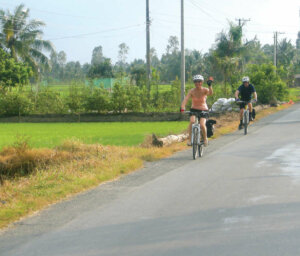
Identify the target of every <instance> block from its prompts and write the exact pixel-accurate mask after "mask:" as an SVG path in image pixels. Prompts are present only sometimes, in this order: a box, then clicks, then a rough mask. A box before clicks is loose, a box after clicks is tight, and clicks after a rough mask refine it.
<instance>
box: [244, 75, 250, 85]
mask: <svg viewBox="0 0 300 256" xmlns="http://www.w3.org/2000/svg"><path fill="white" fill-rule="evenodd" d="M242 82H243V83H244V82H247V83H249V82H250V79H249V77H248V76H244V77H243V79H242Z"/></svg>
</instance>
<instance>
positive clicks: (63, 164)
mask: <svg viewBox="0 0 300 256" xmlns="http://www.w3.org/2000/svg"><path fill="white" fill-rule="evenodd" d="M184 148H185V146H184V144H182V143H181V144H176V145H172V147H165V148H152V147H151V148H141V147H117V146H102V145H97V144H93V145H86V144H82V143H80V142H79V141H66V142H65V143H64V144H63V145H61V146H60V147H59V148H57V149H54V150H51V149H30V148H28V146H25V145H24V146H23V147H22V149H20V147H17V148H15V147H11V148H6V149H5V150H3V151H2V152H1V153H0V155H1V156H0V159H1V166H2V178H3V184H2V185H1V187H0V228H3V227H6V226H7V225H8V224H9V223H12V222H14V221H16V220H18V219H20V218H21V217H23V216H26V215H30V214H32V213H34V212H35V211H38V210H40V209H42V208H44V207H46V206H48V205H49V204H52V203H54V202H57V201H59V200H61V199H63V198H66V197H67V196H69V195H72V194H76V193H79V192H81V191H83V190H86V189H89V188H93V187H95V186H97V185H99V184H101V183H102V182H105V181H108V180H114V179H116V178H118V177H120V176H121V175H123V174H127V173H129V172H132V171H134V170H137V169H139V168H141V167H142V166H143V163H144V161H155V160H157V159H160V158H163V157H167V156H170V155H171V154H173V153H174V152H176V151H179V150H182V149H184ZM20 169H21V170H23V172H21V171H17V172H16V170H20ZM12 170H14V172H13V171H12ZM13 173H15V175H13ZM6 174H7V175H6ZM25 174H27V175H25Z"/></svg>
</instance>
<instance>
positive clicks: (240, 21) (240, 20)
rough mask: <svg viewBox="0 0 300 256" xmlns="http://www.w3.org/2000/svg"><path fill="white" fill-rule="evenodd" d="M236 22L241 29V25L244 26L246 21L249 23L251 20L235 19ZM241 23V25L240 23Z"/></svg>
mask: <svg viewBox="0 0 300 256" xmlns="http://www.w3.org/2000/svg"><path fill="white" fill-rule="evenodd" d="M235 20H236V21H238V22H239V26H240V27H242V26H243V25H245V23H246V22H247V21H250V20H251V19H243V18H239V19H235ZM242 22H243V23H242Z"/></svg>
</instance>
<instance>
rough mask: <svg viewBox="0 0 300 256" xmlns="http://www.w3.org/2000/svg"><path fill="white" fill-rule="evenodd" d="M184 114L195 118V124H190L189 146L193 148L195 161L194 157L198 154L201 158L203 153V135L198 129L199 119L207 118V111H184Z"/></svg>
mask: <svg viewBox="0 0 300 256" xmlns="http://www.w3.org/2000/svg"><path fill="white" fill-rule="evenodd" d="M185 113H188V114H190V115H191V116H192V115H193V116H195V117H196V121H195V123H193V124H192V134H191V145H192V148H193V159H194V160H195V159H196V155H197V152H198V156H199V157H202V156H203V153H204V141H203V134H202V131H201V127H200V118H206V119H207V117H208V113H209V112H208V111H201V112H191V111H186V112H185Z"/></svg>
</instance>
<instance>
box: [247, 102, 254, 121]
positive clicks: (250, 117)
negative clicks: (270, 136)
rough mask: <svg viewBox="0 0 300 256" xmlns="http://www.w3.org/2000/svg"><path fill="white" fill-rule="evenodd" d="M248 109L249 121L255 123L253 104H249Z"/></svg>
mask: <svg viewBox="0 0 300 256" xmlns="http://www.w3.org/2000/svg"><path fill="white" fill-rule="evenodd" d="M248 109H249V120H250V121H253V117H252V109H253V107H252V103H251V102H250V103H248Z"/></svg>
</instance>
